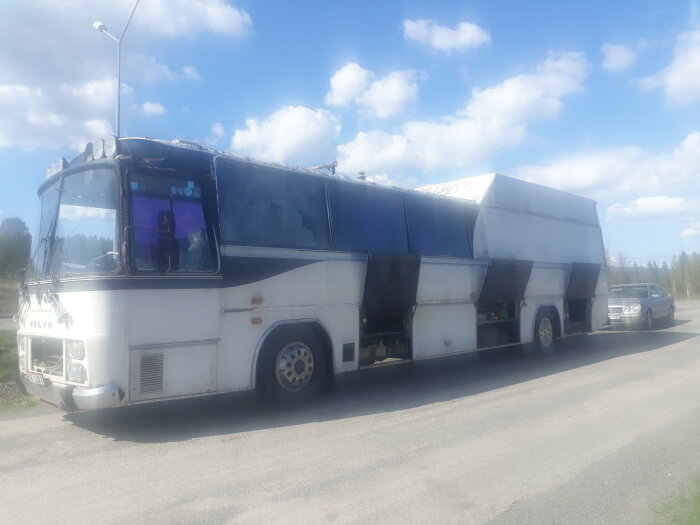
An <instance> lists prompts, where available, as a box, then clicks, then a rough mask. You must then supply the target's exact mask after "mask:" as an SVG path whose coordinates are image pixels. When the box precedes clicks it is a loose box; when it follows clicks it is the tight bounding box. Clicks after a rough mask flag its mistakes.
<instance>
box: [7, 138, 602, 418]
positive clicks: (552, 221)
mask: <svg viewBox="0 0 700 525" xmlns="http://www.w3.org/2000/svg"><path fill="white" fill-rule="evenodd" d="M53 171H54V173H52V174H51V176H50V177H48V178H47V180H46V181H45V182H44V183H43V184H42V186H41V188H40V189H39V196H40V198H41V221H40V231H39V235H38V238H39V242H38V247H37V249H36V251H35V254H34V256H33V258H32V261H31V267H30V270H29V272H28V276H27V282H26V283H25V284H24V285H23V287H22V294H21V304H20V311H19V313H18V321H19V323H20V329H19V331H18V335H17V338H18V352H19V368H20V379H21V381H22V383H23V385H24V386H25V388H26V389H27V390H28V391H29V392H31V393H32V394H34V395H36V396H38V397H40V398H42V399H44V400H46V401H48V402H51V403H54V404H56V405H59V406H62V407H64V408H65V409H68V410H76V409H80V410H82V409H98V408H105V407H115V406H121V405H129V404H137V403H145V402H152V401H160V400H166V399H174V398H181V397H189V396H197V395H206V394H214V393H221V392H232V391H239V390H247V389H257V390H258V391H260V392H261V393H263V394H265V395H267V396H269V397H271V398H273V399H276V400H278V401H280V402H295V401H298V400H303V399H306V398H308V397H311V396H313V395H314V394H316V393H318V392H319V391H320V389H321V388H322V386H323V384H324V383H326V382H328V381H329V380H330V379H331V378H332V377H333V375H335V374H342V373H345V372H351V371H354V370H357V369H358V368H362V367H368V366H375V365H376V364H378V363H385V362H390V361H397V360H401V361H405V360H414V361H417V360H421V359H427V358H433V357H439V356H446V355H451V354H459V353H464V352H472V351H476V350H482V349H486V348H493V347H501V346H505V345H516V344H523V345H528V346H529V347H531V348H534V349H540V350H546V349H548V348H550V347H551V345H552V344H553V343H554V340H555V339H556V338H559V337H566V336H568V335H572V334H579V333H586V332H590V331H592V330H595V329H597V328H599V327H601V326H602V325H603V324H604V322H605V319H606V315H607V300H606V299H607V298H606V294H607V283H606V278H605V260H604V254H603V242H602V236H601V231H600V226H599V224H598V218H597V213H596V208H595V203H594V202H593V201H591V200H588V199H584V198H581V197H577V196H575V195H571V194H568V193H564V192H561V191H557V190H553V189H550V188H545V187H542V186H539V185H535V184H531V183H528V182H524V181H521V180H516V179H512V178H509V177H505V176H502V175H495V174H491V175H485V176H481V177H475V178H470V179H464V180H462V181H455V182H452V183H445V184H439V185H435V186H430V187H427V188H423V189H422V190H420V191H416V190H402V189H397V188H386V187H383V186H378V185H375V184H372V183H368V182H364V181H359V180H353V179H349V178H346V177H340V176H336V175H334V174H325V173H320V172H318V171H312V170H304V169H297V168H290V167H285V166H280V165H275V164H267V163H262V162H256V161H253V160H251V159H243V158H239V157H235V156H232V155H229V154H226V153H222V152H217V151H213V150H210V149H207V148H204V147H202V146H198V145H194V144H191V143H186V142H181V141H173V142H168V141H161V140H154V139H139V138H124V139H119V140H117V139H114V138H112V139H111V140H105V141H101V140H100V141H97V142H95V143H92V144H91V145H89V147H87V148H86V150H85V152H84V153H83V154H81V155H80V156H79V157H77V158H76V159H74V160H73V161H72V162H70V163H67V162H65V161H64V160H62V161H61V162H60V163H59V164H58V165H57V166H56V167H55V168H54V170H53Z"/></svg>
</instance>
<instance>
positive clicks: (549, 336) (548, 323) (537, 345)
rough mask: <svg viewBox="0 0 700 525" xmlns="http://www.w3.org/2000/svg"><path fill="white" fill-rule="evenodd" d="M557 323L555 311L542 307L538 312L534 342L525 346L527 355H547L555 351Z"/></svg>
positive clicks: (533, 335)
mask: <svg viewBox="0 0 700 525" xmlns="http://www.w3.org/2000/svg"><path fill="white" fill-rule="evenodd" d="M556 327H557V324H556V320H555V318H554V314H553V311H552V310H551V309H550V308H542V309H540V311H539V312H537V317H536V318H535V325H534V329H533V332H532V343H530V344H528V345H525V346H524V347H523V350H524V354H525V355H526V356H527V357H545V356H548V355H550V354H552V352H554V346H555V337H556V335H557V329H556Z"/></svg>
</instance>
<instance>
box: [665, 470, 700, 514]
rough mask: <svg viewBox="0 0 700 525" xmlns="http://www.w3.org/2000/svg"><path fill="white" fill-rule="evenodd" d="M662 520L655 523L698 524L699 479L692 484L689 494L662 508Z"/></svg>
mask: <svg viewBox="0 0 700 525" xmlns="http://www.w3.org/2000/svg"><path fill="white" fill-rule="evenodd" d="M661 514H662V518H661V519H660V520H658V521H657V523H663V524H664V525H699V524H700V478H698V479H696V480H695V482H694V483H693V486H692V490H691V491H690V494H689V495H688V496H686V497H681V498H678V499H677V500H674V501H672V502H670V503H668V505H666V506H665V507H664V509H663V510H662V512H661Z"/></svg>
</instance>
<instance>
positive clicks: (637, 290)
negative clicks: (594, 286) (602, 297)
mask: <svg viewBox="0 0 700 525" xmlns="http://www.w3.org/2000/svg"><path fill="white" fill-rule="evenodd" d="M608 297H609V298H611V299H646V298H648V297H649V290H648V289H647V287H646V286H618V287H615V288H610V290H608Z"/></svg>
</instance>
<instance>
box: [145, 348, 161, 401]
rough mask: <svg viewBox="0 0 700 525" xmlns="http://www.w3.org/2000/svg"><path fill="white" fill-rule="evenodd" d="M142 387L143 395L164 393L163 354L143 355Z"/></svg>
mask: <svg viewBox="0 0 700 525" xmlns="http://www.w3.org/2000/svg"><path fill="white" fill-rule="evenodd" d="M140 387H141V393H142V394H150V393H153V392H162V391H163V354H142V355H141V377H140Z"/></svg>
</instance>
